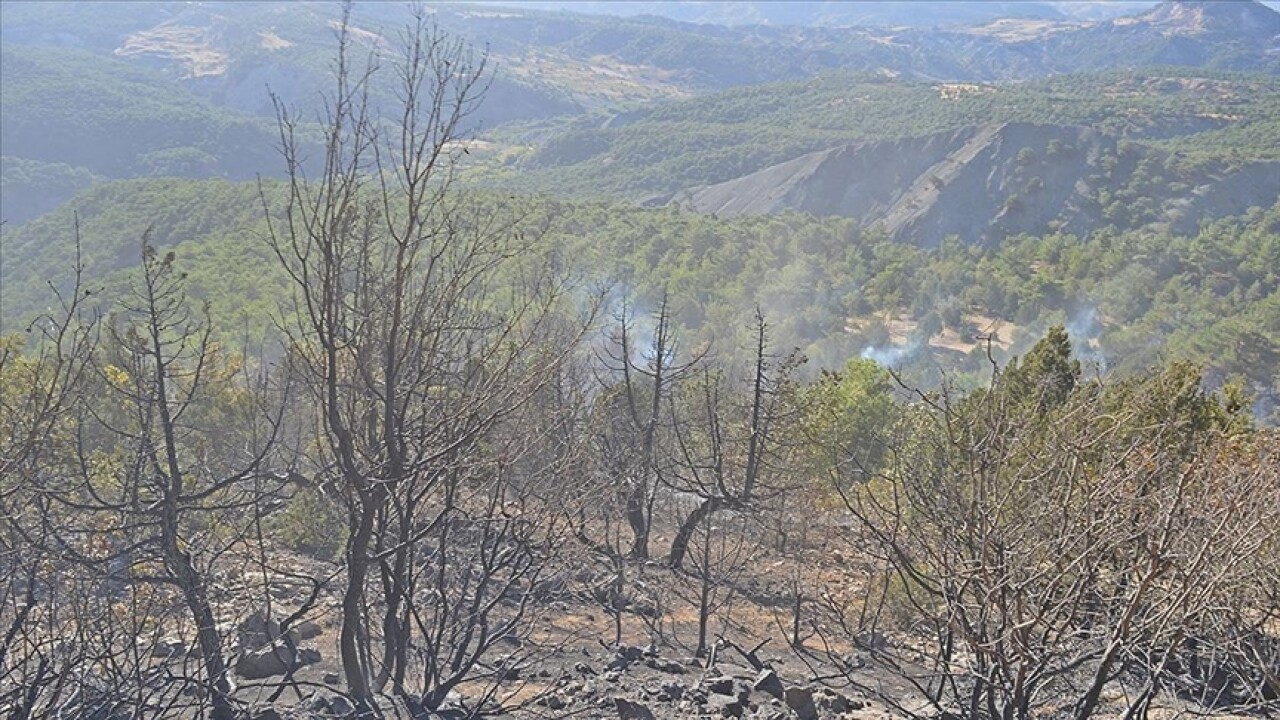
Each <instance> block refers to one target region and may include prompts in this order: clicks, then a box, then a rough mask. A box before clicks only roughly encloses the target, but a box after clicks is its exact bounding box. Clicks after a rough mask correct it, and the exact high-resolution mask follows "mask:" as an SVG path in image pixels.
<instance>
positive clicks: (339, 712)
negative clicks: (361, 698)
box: [329, 695, 356, 717]
mask: <svg viewBox="0 0 1280 720" xmlns="http://www.w3.org/2000/svg"><path fill="white" fill-rule="evenodd" d="M329 714H330V715H333V716H335V717H348V716H351V715H355V714H356V709H355V707H354V706H353V705H352V704H351V701H350V700H348V699H346V698H344V697H342V696H341V695H334V696H333V697H331V698H329Z"/></svg>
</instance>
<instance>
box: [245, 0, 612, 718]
mask: <svg viewBox="0 0 1280 720" xmlns="http://www.w3.org/2000/svg"><path fill="white" fill-rule="evenodd" d="M348 12H349V8H348ZM348 29H349V25H348V23H347V20H345V19H344V24H343V30H342V31H341V34H340V41H339V50H338V62H337V76H336V87H335V90H334V93H333V95H332V96H331V97H329V98H328V103H327V108H328V112H327V115H326V117H325V118H324V132H325V137H324V155H323V160H322V163H321V167H320V170H319V172H318V174H315V175H312V174H309V173H308V169H307V168H306V167H304V165H305V163H304V159H303V157H302V150H301V148H302V141H301V140H300V139H299V138H298V136H297V134H296V133H295V129H296V123H295V119H294V117H293V116H292V115H291V114H290V113H289V112H288V111H287V109H286V108H284V107H283V106H281V105H279V104H277V109H278V111H279V126H280V130H281V141H282V149H283V154H284V157H285V159H286V163H287V168H286V169H287V171H288V177H289V181H288V187H287V199H286V201H285V204H284V205H283V207H273V206H272V205H271V200H270V194H269V193H268V192H267V191H266V190H265V189H264V192H263V199H264V203H265V205H266V208H265V209H266V212H267V216H268V220H269V223H270V232H269V243H270V247H271V248H272V250H273V251H274V253H275V255H276V257H277V258H278V260H279V262H280V266H281V267H282V268H283V269H284V271H285V272H286V273H287V275H288V277H289V278H290V280H291V281H292V285H293V300H292V302H293V306H292V307H290V308H287V309H285V311H284V314H285V316H286V317H287V318H289V319H288V320H287V321H286V322H284V323H282V324H283V325H284V326H285V331H286V332H287V334H288V335H289V338H290V342H291V346H292V352H293V355H294V356H295V357H296V359H297V364H298V368H299V370H300V380H301V382H302V383H303V384H304V385H305V386H306V387H307V388H308V389H309V391H310V396H311V397H310V399H311V404H312V406H313V407H314V409H315V417H316V427H317V430H318V433H319V435H320V437H321V438H322V442H321V444H320V445H319V449H318V451H317V452H316V454H315V457H313V458H312V460H311V470H310V472H311V473H313V474H314V475H316V476H317V478H318V481H319V482H322V483H324V484H326V485H329V486H332V487H335V488H337V489H338V492H339V494H340V495H341V497H342V499H343V502H344V503H345V505H346V509H347V531H348V536H347V541H346V547H345V550H344V565H345V571H346V577H345V585H344V588H343V596H342V610H341V616H342V626H341V634H340V640H339V642H340V653H341V661H342V665H343V671H344V675H345V679H346V685H347V691H348V694H349V695H350V697H351V698H352V699H353V700H354V701H355V703H356V705H357V709H358V712H359V713H360V714H361V715H362V716H368V715H371V714H374V713H376V712H377V709H376V706H377V701H376V698H375V696H376V695H377V694H379V693H380V692H382V691H383V690H384V689H385V688H388V687H389V688H390V690H391V693H392V694H393V695H394V696H395V697H397V698H399V700H400V701H402V702H403V703H405V704H406V705H409V706H411V707H422V708H426V709H428V710H430V709H434V708H435V707H437V706H438V705H439V704H440V703H441V702H443V700H444V698H445V696H446V695H447V694H448V692H449V691H450V690H451V689H452V688H454V687H455V686H456V685H457V684H459V683H460V682H462V681H463V680H464V679H466V678H469V677H472V676H474V675H476V674H480V675H484V674H485V673H489V675H488V676H489V677H491V678H492V677H495V676H496V675H497V673H493V672H490V670H489V669H487V666H486V665H485V663H484V662H483V660H484V658H485V656H486V655H488V654H491V652H490V651H491V650H492V648H493V646H494V643H495V642H496V641H497V640H498V639H499V638H501V637H502V636H503V635H505V634H509V633H511V632H513V631H515V630H517V629H519V628H521V627H523V625H522V618H523V610H524V606H523V605H520V606H517V607H516V608H514V609H511V608H505V607H504V606H503V605H502V600H503V599H504V598H508V597H510V596H511V594H512V592H514V590H515V589H517V588H518V587H519V586H521V585H523V584H527V583H529V582H530V581H531V580H532V579H534V578H535V577H536V574H537V571H538V569H539V568H540V566H541V564H542V562H543V557H542V554H543V553H544V552H546V551H547V550H548V547H549V546H548V544H547V543H548V541H549V533H554V532H555V529H554V528H553V527H551V526H550V525H549V524H548V523H547V522H544V520H546V519H548V518H551V517H553V516H555V513H552V512H549V511H545V508H542V507H538V506H537V504H536V503H537V496H536V495H535V494H533V493H522V492H521V489H522V488H528V487H531V486H533V485H536V482H534V481H533V480H531V479H530V477H529V476H528V475H527V474H523V473H521V472H520V470H521V469H523V470H525V471H527V470H528V469H529V468H530V466H531V464H530V463H528V462H524V460H526V459H527V458H528V457H529V443H530V442H533V440H534V439H535V438H537V437H538V434H537V433H535V432H530V431H529V430H530V429H529V428H528V427H524V428H523V430H517V429H516V428H517V427H519V426H520V424H521V423H522V422H524V421H526V420H527V419H528V416H527V414H526V411H527V410H528V407H529V405H530V404H531V403H532V402H534V400H535V399H536V398H538V397H539V396H540V393H542V392H543V391H544V390H545V389H546V388H547V387H548V386H550V385H551V384H552V383H553V382H554V381H555V380H556V378H557V374H558V372H559V368H560V366H561V364H562V363H563V362H564V361H565V359H566V358H567V357H568V356H569V355H570V353H571V352H572V349H573V348H574V346H575V345H576V342H577V339H578V337H579V336H580V335H581V334H582V332H583V329H584V328H585V326H586V324H587V322H588V321H589V319H590V316H591V315H592V312H593V310H592V309H591V308H592V307H593V305H594V303H593V302H592V301H588V302H586V303H585V305H586V306H587V310H586V311H585V312H584V313H581V314H579V311H576V310H575V311H572V312H570V311H568V310H567V308H571V307H572V306H574V305H581V304H582V303H580V302H579V301H580V300H581V299H580V298H577V297H573V298H571V297H570V295H569V293H568V289H567V287H566V286H565V284H564V283H563V281H562V278H561V276H560V275H559V273H557V272H555V271H554V269H553V268H552V267H551V265H550V264H549V263H547V262H544V261H543V258H542V257H541V256H540V255H539V254H538V253H537V252H536V247H535V241H536V239H537V236H538V234H539V230H538V228H530V227H528V226H527V225H526V222H525V218H524V215H523V213H522V212H521V211H520V210H519V209H518V208H515V207H510V206H499V207H495V206H494V205H493V204H492V203H490V204H487V205H486V204H485V203H484V202H482V201H481V200H477V199H475V198H474V197H471V196H469V195H468V194H467V193H465V192H463V191H461V190H460V189H459V188H457V187H455V182H454V180H455V177H456V172H457V166H458V162H459V160H460V158H461V157H462V155H463V154H464V153H465V152H466V142H465V140H466V138H465V132H466V128H467V123H468V121H469V118H470V116H471V114H472V112H473V111H474V110H475V108H476V106H477V105H478V103H479V102H480V100H481V98H482V97H483V94H484V88H485V82H486V77H487V74H486V59H485V58H484V57H483V56H478V55H476V54H475V53H473V51H472V50H471V49H469V48H468V47H467V46H466V45H465V44H464V43H462V42H460V41H458V40H456V39H453V38H451V37H449V36H447V35H446V34H444V33H443V32H441V31H440V30H439V29H438V28H436V27H434V26H433V25H432V24H431V23H430V22H429V21H428V19H427V16H426V13H425V11H424V10H419V11H418V12H417V13H415V17H414V21H413V23H412V25H411V26H410V27H409V28H408V29H407V31H406V32H405V33H404V35H403V37H402V42H401V44H400V46H399V47H398V48H397V58H396V61H395V62H396V67H395V83H394V84H395V87H396V92H397V97H398V99H399V103H400V104H399V106H398V107H397V108H396V109H395V111H394V112H393V113H391V114H390V116H388V117H380V116H378V115H376V114H375V112H374V110H373V108H372V107H371V105H370V102H369V99H368V98H369V94H368V93H369V88H370V83H371V82H373V81H374V78H375V77H377V76H378V73H380V72H381V71H380V69H379V68H378V66H377V65H376V63H372V62H371V64H370V65H369V66H368V67H367V68H365V69H364V70H361V71H359V72H357V71H355V70H354V69H353V65H352V60H351V54H352V46H351V37H350V34H349V32H348ZM545 471H547V468H546V467H543V468H541V469H540V470H539V471H538V472H545ZM514 507H520V511H519V512H518V513H514V510H513V508H514ZM372 616H376V617H378V618H379V619H378V620H374V619H373V617H372Z"/></svg>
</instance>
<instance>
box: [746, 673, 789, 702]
mask: <svg viewBox="0 0 1280 720" xmlns="http://www.w3.org/2000/svg"><path fill="white" fill-rule="evenodd" d="M751 689H752V690H759V691H760V692H762V693H765V694H766V695H772V696H773V697H775V698H778V699H779V700H781V699H782V698H783V697H784V696H785V694H786V691H787V689H786V687H785V686H783V684H782V680H781V679H779V678H778V674H777V673H776V672H774V671H772V670H770V669H768V668H765V669H764V670H761V671H760V675H759V676H758V677H756V681H755V682H754V683H752V684H751Z"/></svg>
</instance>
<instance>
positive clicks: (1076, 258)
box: [3, 179, 1280, 414]
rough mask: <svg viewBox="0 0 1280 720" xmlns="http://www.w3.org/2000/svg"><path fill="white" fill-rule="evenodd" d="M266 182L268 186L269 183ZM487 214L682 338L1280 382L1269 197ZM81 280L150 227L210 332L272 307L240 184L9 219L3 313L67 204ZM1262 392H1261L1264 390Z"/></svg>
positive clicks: (11, 323)
mask: <svg viewBox="0 0 1280 720" xmlns="http://www.w3.org/2000/svg"><path fill="white" fill-rule="evenodd" d="M263 187H264V188H265V193H266V195H267V196H268V197H269V198H272V197H278V195H279V193H280V192H282V187H281V186H280V185H279V184H277V183H274V182H267V183H266V184H265V185H264V186H263ZM476 197H477V202H480V203H483V204H484V205H485V206H486V207H489V208H491V212H494V213H496V214H499V215H504V216H509V217H513V218H514V217H519V218H522V219H523V220H522V221H523V222H524V223H525V227H526V228H527V230H526V232H529V233H532V234H533V236H536V237H537V238H538V243H537V246H538V248H539V251H540V252H543V253H546V254H547V255H548V256H550V257H553V258H555V259H556V260H555V262H557V263H560V264H562V265H564V266H566V268H568V269H571V270H573V271H574V273H575V274H577V275H578V276H580V277H581V278H583V280H584V281H587V283H588V284H606V285H610V286H612V287H613V288H614V289H615V291H616V292H618V293H622V294H629V295H632V296H634V299H635V300H636V302H638V303H640V304H641V305H642V306H645V307H653V306H654V305H655V303H657V302H658V300H659V298H660V297H661V296H662V294H663V292H669V293H670V295H671V298H672V303H673V308H674V315H675V318H676V319H677V321H678V323H679V325H680V326H681V327H683V328H684V329H685V332H686V333H687V342H688V344H689V347H693V346H696V345H697V344H699V343H703V342H708V341H712V340H715V341H716V342H717V343H718V344H721V345H724V346H725V347H726V348H735V347H739V346H741V345H742V342H743V340H744V336H743V335H742V333H744V332H746V331H747V327H748V321H749V319H750V313H751V311H752V308H753V307H755V306H757V305H759V306H760V307H761V308H762V309H763V310H764V311H765V312H767V314H768V315H769V317H770V318H771V322H772V323H773V325H774V326H775V338H776V339H777V340H778V342H779V343H781V344H783V345H787V346H796V347H799V348H801V349H802V350H803V351H804V352H805V353H806V354H807V355H809V356H810V357H811V358H812V360H813V361H814V366H815V367H828V368H835V367H839V366H841V365H842V364H843V363H844V362H845V361H846V360H848V359H849V358H851V357H857V356H858V355H860V354H867V355H868V356H871V357H877V358H892V360H891V364H892V365H894V366H897V367H900V368H902V369H904V370H905V371H907V372H908V373H909V374H910V375H911V376H912V377H913V378H914V379H916V380H917V381H920V382H927V383H931V384H932V383H937V382H938V381H939V375H938V373H939V372H943V371H945V372H948V373H950V374H952V375H953V376H954V379H956V380H957V381H960V382H962V383H964V384H968V385H971V386H972V385H975V384H979V383H981V382H982V381H983V378H984V377H985V376H986V375H987V374H989V364H988V361H987V359H986V348H985V347H984V345H983V343H980V342H977V341H974V340H973V338H974V336H976V335H981V334H985V333H991V332H994V333H995V334H996V335H997V338H996V344H995V346H994V355H995V357H996V359H998V360H1000V361H1004V360H1006V359H1007V358H1008V357H1010V356H1011V355H1012V354H1016V353H1019V352H1022V351H1023V350H1024V349H1025V348H1026V347H1028V346H1029V345H1030V343H1032V342H1034V341H1035V339H1037V338H1038V337H1039V336H1040V335H1041V334H1042V333H1043V332H1044V330H1045V328H1047V327H1048V326H1050V325H1052V324H1066V325H1068V326H1069V327H1071V329H1072V332H1073V333H1074V334H1075V337H1074V339H1075V341H1076V342H1077V343H1080V344H1081V347H1082V348H1086V347H1088V348H1092V350H1089V351H1087V352H1085V357H1086V359H1092V360H1093V361H1095V363H1096V365H1097V368H1096V369H1098V370H1102V369H1105V370H1109V371H1115V372H1120V373H1122V374H1123V373H1131V372H1136V371H1138V370H1141V369H1142V368H1144V367H1147V366H1149V365H1151V364H1154V363H1158V362H1163V361H1167V360H1172V359H1185V360H1191V361H1194V362H1197V363H1200V364H1202V365H1204V366H1205V367H1206V368H1207V369H1208V370H1209V378H1210V380H1211V382H1213V383H1215V384H1220V383H1222V382H1224V381H1225V380H1226V379H1227V378H1228V377H1229V376H1233V375H1240V376H1243V377H1245V378H1247V379H1248V380H1249V382H1250V384H1251V386H1252V387H1254V388H1255V389H1256V391H1257V392H1259V393H1261V395H1262V397H1263V399H1264V401H1265V402H1264V404H1263V405H1262V406H1260V407H1265V408H1268V409H1267V411H1266V412H1267V413H1268V414H1269V413H1270V412H1272V410H1271V409H1270V408H1272V407H1274V403H1275V394H1276V393H1277V392H1280V386H1278V383H1280V373H1278V372H1277V369H1278V368H1280V351H1277V348H1280V205H1277V206H1275V207H1272V208H1270V209H1267V210H1265V211H1264V210H1259V211H1257V212H1255V213H1252V214H1250V215H1248V216H1245V217H1242V218H1235V219H1225V220H1221V221H1218V222H1215V223H1211V224H1209V225H1206V226H1205V227H1204V228H1203V230H1202V231H1201V232H1199V233H1197V234H1195V235H1192V236H1171V235H1169V234H1167V233H1157V232H1127V233H1124V232H1117V231H1100V232H1097V233H1095V234H1093V235H1091V236H1089V237H1086V238H1078V237H1075V236H1072V235H1064V234H1051V235H1046V236H1040V237H1035V236H1017V237H1012V238H1009V239H1007V240H1006V241H1004V242H1003V243H1001V244H1000V245H999V246H997V247H990V248H980V247H975V246H972V245H969V244H966V243H964V242H962V241H961V240H960V239H958V238H957V239H955V240H953V241H950V242H945V243H943V244H942V245H941V246H939V247H937V248H932V249H925V248H918V247H914V246H911V245H906V244H902V243H897V242H893V241H891V240H889V239H887V238H885V237H884V236H883V235H881V234H880V233H879V232H878V231H876V230H874V229H873V230H863V229H861V228H859V227H858V225H857V223H855V222H853V221H849V220H842V219H820V218H812V217H808V216H804V215H797V214H785V215H781V216H769V217H750V218H731V219H717V218H714V217H710V216H705V215H699V214H695V213H690V212H685V211H681V210H678V209H675V208H662V209H642V208H636V207H633V206H630V205H626V204H621V203H608V202H585V201H584V202H566V201H558V200H552V199H541V200H539V199H529V198H521V199H508V198H507V196H503V195H493V194H489V193H483V192H482V193H478V194H477V195H476ZM72 211H74V212H75V213H77V214H78V216H79V221H80V227H81V232H82V235H83V238H84V243H83V245H84V248H83V261H84V265H85V270H86V276H87V277H88V278H89V279H90V280H91V281H92V285H93V286H94V287H95V288H101V290H97V289H95V297H97V298H99V299H100V300H101V301H102V302H104V303H107V302H110V301H111V300H112V299H114V298H115V297H118V294H119V288H121V287H122V286H123V283H124V278H127V277H128V276H129V273H130V272H132V268H133V267H134V266H135V265H136V263H137V262H138V259H139V257H140V252H141V249H140V248H141V245H140V241H141V238H142V237H143V235H144V233H149V235H148V237H149V238H150V242H151V243H153V244H154V245H155V246H156V247H158V248H171V249H173V250H174V251H175V252H176V253H177V256H178V257H179V258H181V259H182V265H183V267H184V269H185V271H186V272H187V273H189V276H190V283H191V290H192V292H193V293H194V294H195V295H197V296H198V297H202V298H204V299H206V300H208V301H209V303H210V305H211V308H212V310H213V313H214V316H215V317H217V318H218V319H219V323H218V327H219V332H220V333H222V334H223V335H224V337H225V338H226V339H228V340H231V341H235V342H237V343H240V342H243V341H244V340H246V339H248V340H252V341H255V342H256V341H261V340H262V339H263V338H264V336H265V335H266V334H267V333H268V332H269V330H270V328H271V327H272V322H273V321H272V318H273V317H275V316H277V315H278V311H279V308H280V303H281V301H282V300H284V299H285V296H284V295H283V294H282V293H283V291H282V288H283V287H284V286H283V282H284V278H283V276H281V275H280V273H279V272H278V270H277V269H275V267H274V265H273V263H272V262H271V261H272V256H271V252H270V250H269V248H268V247H267V246H266V244H265V242H264V239H263V238H264V237H265V233H266V226H265V221H264V219H263V206H262V201H261V200H260V198H259V187H258V185H256V184H254V183H231V182H223V181H180V180H174V179H156V180H137V181H120V182H114V183H108V184H104V185H100V186H97V187H95V188H93V189H91V190H88V191H86V192H84V193H82V194H81V195H78V196H77V197H76V198H75V199H74V200H73V201H71V202H70V203H68V205H67V207H66V208H65V209H64V210H61V211H58V212H55V213H50V214H48V215H46V216H44V217H42V218H40V219H39V220H36V221H33V222H30V223H28V224H26V225H24V226H22V227H19V228H15V229H12V230H8V229H6V230H5V232H4V238H3V240H4V253H5V268H4V270H5V272H4V275H3V281H4V282H3V286H4V295H3V301H4V304H5V308H6V324H7V327H8V329H10V330H12V329H16V327H17V323H16V322H15V320H17V319H18V318H26V317H31V316H32V315H33V314H34V313H36V312H38V311H39V310H41V309H43V308H46V307H49V303H51V302H53V298H52V296H51V295H50V293H49V289H48V287H47V285H46V283H47V282H53V283H55V284H56V285H59V286H61V287H66V284H67V283H68V282H70V280H71V274H70V269H71V267H72V265H73V259H74V247H73V244H72V242H71V239H70V238H71V233H72V224H73V216H72ZM1267 398H1270V399H1267Z"/></svg>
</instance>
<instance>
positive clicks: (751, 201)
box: [676, 123, 1280, 245]
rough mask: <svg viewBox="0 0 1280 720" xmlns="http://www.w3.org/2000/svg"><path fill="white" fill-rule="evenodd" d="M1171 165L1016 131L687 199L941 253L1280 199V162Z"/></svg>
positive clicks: (943, 141)
mask: <svg viewBox="0 0 1280 720" xmlns="http://www.w3.org/2000/svg"><path fill="white" fill-rule="evenodd" d="M1166 160H1167V157H1166V156H1165V155H1164V154H1163V153H1160V152H1159V151H1155V150H1151V149H1148V148H1144V147H1142V146H1138V145H1132V144H1130V145H1127V146H1125V147H1123V148H1121V147H1119V146H1118V144H1117V142H1116V140H1115V139H1114V138H1112V137H1109V136H1107V135H1104V134H1102V133H1099V132H1097V131H1095V130H1091V129H1087V128H1079V127H1063V126H1044V125H1032V124H1028V123H1009V124H1004V125H988V126H981V127H974V128H966V129H963V130H959V131H956V132H951V133H942V134H937V135H930V136H926V137H921V138H911V139H904V140H894V141H880V142H875V141H869V142H859V143H853V144H850V145H845V146H841V147H838V148H832V149H829V150H823V151H821V152H816V153H810V154H808V155H803V156H801V157H798V158H796V159H794V160H790V161H787V162H785V163H780V164H778V165H775V166H772V167H769V168H765V169H763V170H760V171H758V172H755V173H752V174H750V175H747V176H745V177H742V178H738V179H736V180H731V181H729V182H725V183H719V184H716V185H712V186H709V187H704V188H700V189H697V190H694V191H692V192H690V193H687V194H682V195H681V196H678V197H677V200H676V202H678V203H681V204H684V205H687V206H689V207H691V208H693V209H695V210H697V211H699V212H708V213H715V214H717V215H739V214H762V213H776V212H782V211H786V210H797V211H801V212H806V213H811V214H814V215H840V216H844V217H851V218H855V219H858V220H860V221H862V222H863V224H865V225H868V226H870V225H880V226H883V227H884V229H885V230H886V231H887V232H888V233H889V234H890V236H892V237H895V238H897V239H899V240H904V241H909V242H914V243H919V244H924V245H936V244H937V243H939V242H941V240H942V239H943V238H944V237H946V236H948V235H957V236H959V237H960V238H961V239H963V240H965V241H968V242H980V243H983V244H993V243H997V242H999V241H1000V240H1001V239H1002V238H1004V237H1006V236H1009V235H1016V234H1019V233H1030V234H1044V233H1048V232H1058V231H1062V232H1071V233H1076V234H1086V233H1088V232H1089V231H1091V230H1093V229H1095V228H1097V227H1101V226H1105V225H1108V224H1113V225H1117V226H1119V227H1121V228H1124V229H1129V228H1136V227H1141V226H1146V225H1153V226H1159V227H1164V228H1167V229H1171V230H1173V231H1174V232H1179V233H1193V232H1195V230H1196V229H1197V228H1198V227H1199V225H1200V223H1201V221H1203V220H1206V219H1210V218H1216V217H1225V216H1231V215H1238V214H1242V213H1244V212H1245V211H1246V210H1248V209H1249V208H1250V207H1263V208H1267V207H1270V206H1271V205H1273V204H1274V203H1275V202H1276V201H1277V199H1278V198H1280V161H1269V162H1257V163H1251V164H1247V165H1245V166H1243V167H1240V168H1236V169H1224V168H1214V169H1209V168H1201V169H1198V170H1195V171H1190V170H1187V171H1183V172H1176V171H1173V170H1171V169H1170V168H1169V167H1168V164H1167V163H1166ZM1127 196H1132V197H1133V201H1132V202H1129V201H1128V200H1127V199H1125V198H1126V197H1127ZM1113 203H1116V204H1115V206H1114V207H1113Z"/></svg>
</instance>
